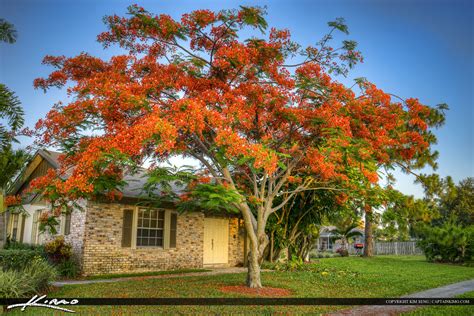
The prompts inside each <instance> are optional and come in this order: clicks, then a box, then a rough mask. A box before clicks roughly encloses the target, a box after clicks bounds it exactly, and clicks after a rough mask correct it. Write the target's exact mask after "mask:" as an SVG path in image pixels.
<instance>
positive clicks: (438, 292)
mask: <svg viewBox="0 0 474 316" xmlns="http://www.w3.org/2000/svg"><path fill="white" fill-rule="evenodd" d="M470 291H474V279H472V280H468V281H463V282H459V283H454V284H450V285H446V286H442V287H437V288H435V289H431V290H426V291H422V292H417V293H413V294H410V295H406V296H403V297H402V298H451V297H455V296H457V295H461V294H464V293H466V292H470ZM420 307H423V306H420V305H384V306H379V305H378V306H366V305H364V306H359V307H356V308H353V309H348V310H342V311H338V312H335V313H331V314H327V315H332V316H347V315H352V316H359V315H360V316H362V315H364V316H372V315H373V316H375V315H376V316H392V315H399V314H400V313H406V312H409V311H412V310H414V309H416V308H420Z"/></svg>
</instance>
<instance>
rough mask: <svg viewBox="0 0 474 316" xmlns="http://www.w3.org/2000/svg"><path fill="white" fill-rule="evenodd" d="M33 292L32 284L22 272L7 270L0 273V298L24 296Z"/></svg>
mask: <svg viewBox="0 0 474 316" xmlns="http://www.w3.org/2000/svg"><path fill="white" fill-rule="evenodd" d="M33 292H34V286H33V284H32V283H30V282H29V280H28V276H27V275H25V274H23V273H22V272H18V271H15V270H8V271H4V272H1V273H0V298H20V297H26V296H27V295H28V294H29V293H33Z"/></svg>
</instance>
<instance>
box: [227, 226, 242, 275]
mask: <svg viewBox="0 0 474 316" xmlns="http://www.w3.org/2000/svg"><path fill="white" fill-rule="evenodd" d="M242 226H243V222H242V223H239V219H238V218H231V219H229V266H232V267H234V266H241V265H243V264H244V234H243V227H242Z"/></svg>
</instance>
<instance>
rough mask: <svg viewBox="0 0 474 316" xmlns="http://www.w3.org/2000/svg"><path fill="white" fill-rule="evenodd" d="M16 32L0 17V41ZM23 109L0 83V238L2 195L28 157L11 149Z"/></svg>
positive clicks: (3, 222)
mask: <svg viewBox="0 0 474 316" xmlns="http://www.w3.org/2000/svg"><path fill="white" fill-rule="evenodd" d="M16 38H17V32H16V30H15V27H14V26H13V24H11V23H9V22H7V21H6V20H4V19H0V41H2V42H6V43H9V44H12V43H15V42H16ZM23 115H24V113H23V109H22V107H21V103H20V100H18V97H17V96H16V95H15V93H14V92H13V91H11V90H10V89H8V87H7V86H6V85H4V84H0V121H2V122H6V125H3V124H0V231H1V232H2V235H0V239H3V240H5V237H6V223H7V217H6V212H4V196H5V194H6V192H7V191H8V186H9V185H10V184H11V183H12V181H13V179H14V177H15V175H17V174H18V172H19V171H20V170H21V168H22V167H23V165H24V163H25V162H26V160H27V159H28V154H27V153H26V152H25V151H24V150H21V149H20V150H13V149H12V146H11V143H12V142H13V141H16V139H15V133H16V132H18V131H19V130H20V128H21V127H22V126H23V124H24V118H23Z"/></svg>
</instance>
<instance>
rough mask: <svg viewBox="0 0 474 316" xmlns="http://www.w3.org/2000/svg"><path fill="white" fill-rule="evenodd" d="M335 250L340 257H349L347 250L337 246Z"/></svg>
mask: <svg viewBox="0 0 474 316" xmlns="http://www.w3.org/2000/svg"><path fill="white" fill-rule="evenodd" d="M336 252H337V253H338V254H339V255H340V256H341V257H349V251H348V250H347V249H343V248H339V249H337V250H336Z"/></svg>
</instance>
